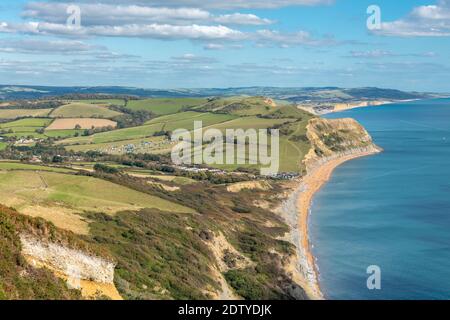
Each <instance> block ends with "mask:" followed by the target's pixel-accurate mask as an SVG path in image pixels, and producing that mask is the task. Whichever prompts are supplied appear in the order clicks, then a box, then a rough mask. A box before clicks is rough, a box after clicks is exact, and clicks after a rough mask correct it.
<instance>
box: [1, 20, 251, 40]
mask: <svg viewBox="0 0 450 320" xmlns="http://www.w3.org/2000/svg"><path fill="white" fill-rule="evenodd" d="M0 32H4V33H26V34H41V35H66V36H78V37H80V36H105V37H141V38H154V39H173V40H175V39H190V40H213V39H223V40H241V39H243V38H244V37H245V35H244V33H242V32H240V31H238V30H234V29H230V28H228V27H225V26H202V25H196V24H194V25H188V26H177V25H169V24H150V25H138V24H131V25H124V26H89V27H84V26H81V27H80V28H76V27H71V26H67V25H65V24H57V23H47V22H41V23H36V22H29V23H23V24H8V23H2V24H0Z"/></svg>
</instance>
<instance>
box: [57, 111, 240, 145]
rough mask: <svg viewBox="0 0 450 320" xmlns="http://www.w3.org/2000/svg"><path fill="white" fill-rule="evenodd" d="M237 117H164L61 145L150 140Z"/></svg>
mask: <svg viewBox="0 0 450 320" xmlns="http://www.w3.org/2000/svg"><path fill="white" fill-rule="evenodd" d="M231 119H235V116H232V115H224V114H212V113H199V112H186V113H179V114H176V115H169V116H163V117H160V118H156V119H153V120H151V121H149V122H147V124H146V125H143V126H140V127H132V128H125V129H120V130H115V131H109V132H102V133H97V134H94V135H92V136H88V137H76V138H70V139H66V140H63V141H61V142H60V144H65V145H74V144H90V143H94V144H98V143H109V142H116V141H125V140H136V139H143V138H149V137H151V136H153V135H154V134H155V133H157V132H159V131H162V130H164V131H173V130H176V129H186V130H192V129H194V121H203V126H205V127H206V126H210V125H213V124H218V123H222V122H225V121H228V120H231Z"/></svg>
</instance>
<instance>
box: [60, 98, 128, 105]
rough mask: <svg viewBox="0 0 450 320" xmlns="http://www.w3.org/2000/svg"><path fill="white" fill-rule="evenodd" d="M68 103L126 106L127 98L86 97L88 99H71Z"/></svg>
mask: <svg viewBox="0 0 450 320" xmlns="http://www.w3.org/2000/svg"><path fill="white" fill-rule="evenodd" d="M68 103H84V104H95V105H116V106H124V105H125V100H122V99H86V100H71V101H68Z"/></svg>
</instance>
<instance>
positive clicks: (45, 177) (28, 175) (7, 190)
mask: <svg viewBox="0 0 450 320" xmlns="http://www.w3.org/2000/svg"><path fill="white" fill-rule="evenodd" d="M0 190H1V192H0V202H1V203H6V204H8V205H9V206H12V207H14V208H17V209H18V210H19V211H20V210H21V209H23V208H25V207H30V206H31V207H32V206H41V207H44V208H45V207H65V208H70V209H71V210H74V211H76V212H83V211H91V212H104V213H115V212H118V211H122V210H128V209H130V210H132V209H139V208H154V209H159V210H161V211H169V212H180V213H183V212H193V210H192V209H190V208H187V207H184V206H181V205H178V204H176V203H174V202H170V201H167V200H163V199H161V198H158V197H155V196H151V195H148V194H145V193H141V192H138V191H134V190H131V189H128V188H126V187H123V186H120V185H116V184H114V183H111V182H108V181H104V180H101V179H97V178H92V177H85V176H76V175H70V174H63V173H56V172H44V171H42V172H35V171H33V172H30V171H3V172H0Z"/></svg>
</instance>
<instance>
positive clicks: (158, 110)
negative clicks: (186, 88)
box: [127, 98, 207, 115]
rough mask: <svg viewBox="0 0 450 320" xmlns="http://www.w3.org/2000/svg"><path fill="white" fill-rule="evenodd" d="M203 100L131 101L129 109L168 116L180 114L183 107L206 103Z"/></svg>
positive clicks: (164, 99)
mask: <svg viewBox="0 0 450 320" xmlns="http://www.w3.org/2000/svg"><path fill="white" fill-rule="evenodd" d="M206 102H207V100H206V99H203V98H170V99H167V98H163V99H156V98H155V99H145V100H130V101H128V105H127V108H128V109H131V110H147V111H151V112H153V113H154V114H156V115H167V114H173V113H177V112H180V111H181V110H182V109H183V107H189V108H190V107H193V106H198V105H202V104H204V103H206Z"/></svg>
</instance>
